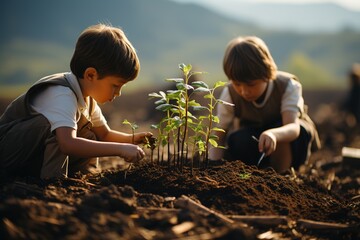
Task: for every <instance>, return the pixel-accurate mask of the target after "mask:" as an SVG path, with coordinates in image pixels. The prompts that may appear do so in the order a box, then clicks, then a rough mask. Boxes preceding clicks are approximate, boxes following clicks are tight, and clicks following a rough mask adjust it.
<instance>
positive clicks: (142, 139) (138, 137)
mask: <svg viewBox="0 0 360 240" xmlns="http://www.w3.org/2000/svg"><path fill="white" fill-rule="evenodd" d="M152 135H153V134H152V133H151V132H139V133H135V134H134V143H135V144H141V143H146V138H150V137H152Z"/></svg>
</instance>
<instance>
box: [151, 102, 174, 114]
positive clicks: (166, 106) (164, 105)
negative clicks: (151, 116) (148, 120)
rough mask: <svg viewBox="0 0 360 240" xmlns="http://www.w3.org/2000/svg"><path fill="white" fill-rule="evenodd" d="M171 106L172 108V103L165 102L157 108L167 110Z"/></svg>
mask: <svg viewBox="0 0 360 240" xmlns="http://www.w3.org/2000/svg"><path fill="white" fill-rule="evenodd" d="M171 108H172V105H171V104H168V103H165V104H161V105H159V106H157V107H156V108H155V109H156V110H160V111H163V112H165V111H168V110H170V109H171Z"/></svg>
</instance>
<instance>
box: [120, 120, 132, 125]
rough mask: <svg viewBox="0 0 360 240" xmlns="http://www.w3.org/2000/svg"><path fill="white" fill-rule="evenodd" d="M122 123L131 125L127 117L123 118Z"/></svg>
mask: <svg viewBox="0 0 360 240" xmlns="http://www.w3.org/2000/svg"><path fill="white" fill-rule="evenodd" d="M122 124H127V125H131V123H130V122H129V121H128V120H127V119H124V121H123V122H122Z"/></svg>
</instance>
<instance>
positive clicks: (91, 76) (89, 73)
mask: <svg viewBox="0 0 360 240" xmlns="http://www.w3.org/2000/svg"><path fill="white" fill-rule="evenodd" d="M97 78H98V73H97V71H96V69H95V68H93V67H88V68H87V69H85V72H84V79H86V80H90V81H93V80H95V79H97Z"/></svg>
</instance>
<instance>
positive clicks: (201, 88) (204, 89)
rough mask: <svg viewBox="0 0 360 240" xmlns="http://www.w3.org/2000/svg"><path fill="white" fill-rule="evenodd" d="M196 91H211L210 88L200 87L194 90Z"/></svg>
mask: <svg viewBox="0 0 360 240" xmlns="http://www.w3.org/2000/svg"><path fill="white" fill-rule="evenodd" d="M194 92H210V90H209V89H208V88H204V87H198V88H196V89H195V90H194Z"/></svg>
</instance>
